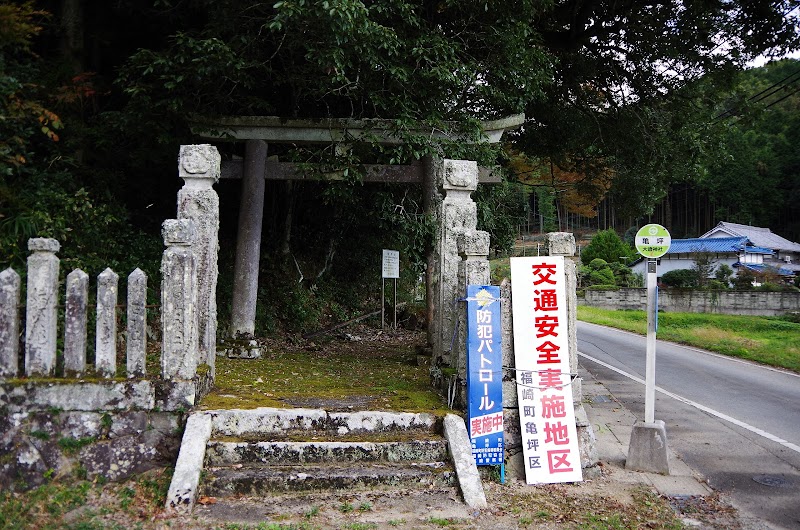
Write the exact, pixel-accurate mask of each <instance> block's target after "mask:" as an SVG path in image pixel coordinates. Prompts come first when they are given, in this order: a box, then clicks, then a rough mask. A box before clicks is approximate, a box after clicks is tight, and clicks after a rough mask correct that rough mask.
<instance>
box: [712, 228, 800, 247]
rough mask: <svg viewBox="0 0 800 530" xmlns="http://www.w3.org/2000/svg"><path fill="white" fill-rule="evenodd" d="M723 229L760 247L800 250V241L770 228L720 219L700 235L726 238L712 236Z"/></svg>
mask: <svg viewBox="0 0 800 530" xmlns="http://www.w3.org/2000/svg"><path fill="white" fill-rule="evenodd" d="M717 230H722V231H724V232H726V233H728V234H730V235H732V236H742V237H746V238H747V239H749V240H750V241H751V242H752V243H753V245H757V246H759V247H764V248H771V249H772V250H790V251H793V252H800V243H795V242H793V241H789V240H788V239H786V238H785V237H781V236H779V235H778V234H774V233H772V230H770V229H769V228H762V227H760V226H750V225H740V224H738V223H728V222H725V221H720V223H719V224H717V226H715V227H714V228H712V229H711V230H709V231H708V232H706V233H705V234H703V235H702V236H700V238H701V239H711V238H713V239H724V238H716V236H710V235H709V234H711V233H712V232H714V231H717Z"/></svg>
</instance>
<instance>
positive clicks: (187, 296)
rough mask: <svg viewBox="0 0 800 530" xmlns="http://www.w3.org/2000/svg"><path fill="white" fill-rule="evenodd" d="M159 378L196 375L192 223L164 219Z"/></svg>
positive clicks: (196, 343)
mask: <svg viewBox="0 0 800 530" xmlns="http://www.w3.org/2000/svg"><path fill="white" fill-rule="evenodd" d="M161 234H162V236H163V237H164V245H165V246H166V247H167V248H166V250H164V256H163V258H162V260H161V278H162V279H161V324H162V335H163V339H162V351H161V376H162V377H163V378H164V379H165V380H191V379H193V378H194V376H195V373H196V371H197V347H198V340H197V260H196V258H195V255H194V252H193V251H192V243H193V242H194V239H195V226H194V222H192V221H191V220H190V219H167V220H166V221H164V225H163V227H162V230H161Z"/></svg>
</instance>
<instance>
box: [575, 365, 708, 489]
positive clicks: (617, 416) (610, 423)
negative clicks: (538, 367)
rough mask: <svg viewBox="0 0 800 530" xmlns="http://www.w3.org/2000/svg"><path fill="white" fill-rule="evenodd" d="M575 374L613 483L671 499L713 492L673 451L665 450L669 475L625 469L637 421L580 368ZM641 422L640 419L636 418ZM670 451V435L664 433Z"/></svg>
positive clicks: (601, 459)
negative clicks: (642, 486)
mask: <svg viewBox="0 0 800 530" xmlns="http://www.w3.org/2000/svg"><path fill="white" fill-rule="evenodd" d="M578 373H579V375H580V376H581V377H582V378H583V406H584V408H585V409H586V413H587V415H588V417H589V421H590V422H591V424H592V428H593V429H594V434H595V436H596V437H597V453H598V455H599V457H600V461H601V462H602V463H603V465H604V470H605V471H606V472H610V473H611V475H612V479H613V480H617V481H619V482H623V483H631V484H646V485H649V486H652V487H654V488H655V489H656V490H657V491H658V492H659V493H660V494H662V495H666V496H670V497H682V496H704V495H709V494H711V493H712V492H713V490H712V489H711V488H709V487H708V486H707V485H706V483H705V480H704V479H703V477H702V476H700V475H699V474H698V473H696V472H695V471H694V470H693V469H691V468H690V467H689V466H688V465H686V463H685V462H683V460H681V459H680V458H679V457H678V456H677V455H676V454H675V453H674V452H673V451H672V450H670V449H668V458H669V467H670V474H669V475H660V474H658V473H645V472H641V471H629V470H626V469H625V460H626V458H627V454H628V443H629V442H630V438H631V430H632V429H633V424H634V423H635V422H636V420H637V418H636V416H634V415H633V413H631V412H630V411H629V410H628V409H626V408H625V407H624V406H623V405H622V404H620V403H619V402H617V401H616V399H615V398H614V396H613V395H612V394H611V393H610V392H609V391H608V389H607V388H606V387H605V386H603V384H602V383H601V382H599V381H598V380H597V379H595V377H594V376H593V375H592V374H591V373H589V372H588V371H587V370H585V369H584V368H583V367H582V366H579V367H578ZM639 419H642V418H639ZM667 446H668V447H669V433H667Z"/></svg>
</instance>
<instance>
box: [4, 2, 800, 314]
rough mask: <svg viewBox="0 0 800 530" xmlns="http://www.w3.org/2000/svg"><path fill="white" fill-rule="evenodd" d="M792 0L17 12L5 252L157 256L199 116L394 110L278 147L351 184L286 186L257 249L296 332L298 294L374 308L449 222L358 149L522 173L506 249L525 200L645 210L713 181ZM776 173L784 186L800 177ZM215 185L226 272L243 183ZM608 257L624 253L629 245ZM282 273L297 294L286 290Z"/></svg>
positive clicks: (314, 306)
mask: <svg viewBox="0 0 800 530" xmlns="http://www.w3.org/2000/svg"><path fill="white" fill-rule="evenodd" d="M794 7H797V1H796V0H781V1H777V2H775V1H768V0H755V1H753V2H747V3H744V4H740V3H735V2H729V1H720V2H692V3H689V4H688V5H687V4H685V3H674V2H655V3H652V2H651V3H640V2H634V1H624V2H617V1H610V0H558V1H549V0H548V1H544V0H514V1H511V2H490V1H486V0H480V1H477V0H476V1H463V0H462V1H456V0H432V1H422V2H419V1H417V2H415V1H410V0H369V1H362V0H324V1H323V0H320V1H310V0H280V1H275V2H267V3H253V2H247V1H245V0H214V1H211V0H184V1H181V2H176V1H174V0H158V1H148V0H120V1H118V2H113V3H104V4H102V5H97V6H94V5H93V6H92V7H91V9H90V7H89V6H88V5H87V4H86V3H85V2H81V1H80V0H61V1H59V2H55V1H53V0H41V1H36V2H34V1H16V2H11V3H5V4H3V5H0V51H1V52H2V56H1V57H0V112H2V115H3V119H2V120H0V178H2V182H0V216H2V217H0V262H1V264H2V265H3V266H4V265H7V264H10V263H14V264H17V265H19V264H20V262H21V261H22V260H23V259H24V256H25V255H26V251H25V242H26V240H27V238H28V237H30V236H32V235H40V236H53V237H57V238H58V239H59V240H60V241H61V242H62V245H63V251H62V252H61V256H62V257H64V258H67V259H68V260H71V261H73V262H74V264H75V265H80V266H82V267H85V268H87V269H88V270H87V272H90V274H95V273H96V272H97V270H95V269H97V268H98V267H101V266H105V265H111V266H112V267H115V268H120V269H121V270H120V271H119V272H121V273H126V272H127V270H128V269H130V268H131V265H141V266H145V267H147V266H148V264H149V266H150V267H151V269H157V261H158V255H159V249H160V247H161V244H160V240H159V238H158V227H159V225H160V223H161V221H162V220H163V219H165V218H169V217H172V216H174V212H175V202H174V201H175V192H176V190H177V188H178V187H179V186H180V182H179V179H177V178H176V176H175V156H176V153H177V152H178V146H179V145H180V144H181V143H198V142H200V141H202V140H201V139H199V138H198V137H197V136H195V135H194V134H193V133H192V124H193V123H196V122H197V121H198V120H201V119H203V120H212V121H213V119H214V118H215V117H217V116H219V115H223V114H243V115H277V116H281V117H285V118H293V117H303V118H311V119H320V118H328V117H333V118H358V119H364V118H384V119H390V120H392V123H393V128H394V130H393V132H394V133H395V134H397V135H398V136H399V137H400V138H402V139H403V140H404V141H405V143H404V145H402V146H391V147H386V146H379V145H376V144H374V143H373V142H369V141H366V142H363V143H362V144H358V145H354V146H353V148H352V149H350V150H348V149H333V148H331V147H330V146H317V147H314V146H297V145H271V146H270V154H271V155H276V156H279V157H281V159H284V160H295V161H299V162H301V163H305V162H322V163H324V164H325V165H326V167H328V168H333V169H345V170H348V171H349V175H350V176H351V177H352V178H351V179H350V180H348V181H344V182H338V183H334V182H301V183H297V182H296V183H292V184H289V183H283V182H269V183H268V184H267V209H268V212H267V214H266V217H265V224H264V233H263V240H264V244H263V245H262V248H263V249H264V254H265V260H264V265H263V268H264V271H265V273H266V272H269V277H270V279H271V280H273V281H274V282H276V284H275V285H270V286H269V287H270V289H268V290H267V291H269V293H267V291H265V294H264V297H265V298H270V300H276V299H278V301H279V302H280V304H279V305H278V306H275V307H272V306H270V307H271V308H270V309H269V310H266V311H269V312H271V314H270V315H264V316H263V318H262V320H263V321H264V322H266V323H273V324H274V325H276V326H277V325H279V324H280V323H279V322H278V321H279V320H281V319H282V318H285V317H283V316H282V315H286V314H287V311H288V310H287V311H284V310H283V309H282V308H284V307H285V308H289V307H290V308H291V311H296V312H297V314H296V315H294V316H293V317H291V318H285V320H287V321H291V322H292V323H293V325H295V326H300V327H303V326H306V323H309V324H308V325H312V324H311V323H312V322H313V321H315V320H318V319H319V318H325V315H332V314H333V313H334V312H336V311H340V312H346V311H347V310H345V309H341V310H340V309H336V311H332V310H331V311H329V310H328V309H329V308H330V307H332V306H334V305H336V304H330V303H328V301H329V300H332V299H335V300H336V301H337V304H338V306H339V307H344V306H347V307H348V308H353V309H348V310H357V309H358V308H359V307H361V308H365V307H367V306H369V307H373V306H374V305H375V300H374V298H375V295H374V292H375V287H374V286H375V284H376V283H377V280H378V279H379V278H378V272H377V267H376V266H375V263H374V261H375V259H377V258H374V256H379V253H378V252H377V251H378V250H379V249H380V248H398V249H399V250H401V252H402V255H403V259H404V271H407V272H406V273H405V274H406V275H407V278H405V281H406V282H408V283H407V287H408V290H409V291H410V288H411V287H412V286H413V284H414V283H415V282H416V280H417V278H418V274H419V272H420V271H421V267H422V264H423V261H424V259H423V257H424V255H425V247H426V245H427V244H429V242H430V239H431V234H432V225H431V219H429V218H427V217H426V216H425V215H424V214H423V212H422V208H421V203H422V199H421V194H420V190H418V189H412V188H409V187H404V186H390V185H362V184H361V183H360V182H359V181H358V168H359V164H360V163H366V162H375V163H389V162H411V161H414V160H416V159H419V158H420V157H422V156H424V155H428V154H432V155H437V156H447V157H452V158H470V159H475V160H478V161H479V162H480V163H481V164H495V163H501V164H503V165H505V166H506V174H507V175H508V179H507V180H509V181H523V182H524V184H523V185H524V186H525V189H526V191H520V189H519V188H517V187H514V186H513V185H511V184H506V185H503V186H499V187H497V188H494V189H491V190H488V189H485V190H480V191H479V192H478V193H476V194H475V195H476V197H477V198H478V199H479V200H480V206H479V215H480V222H481V227H482V228H485V229H487V230H489V231H490V232H491V233H492V235H493V246H494V248H495V250H503V249H507V248H508V246H509V245H510V244H511V242H512V241H513V237H514V235H515V231H516V226H518V225H519V224H520V221H519V220H520V219H521V218H522V216H524V214H525V212H526V208H527V204H531V203H532V202H535V203H536V205H537V212H538V213H539V214H540V216H541V220H542V222H541V226H542V228H543V229H547V230H550V229H553V228H555V227H557V222H556V221H557V218H559V216H561V215H562V210H563V209H564V208H565V206H564V205H568V208H567V209H568V210H569V211H570V212H573V213H580V214H581V215H584V214H591V213H593V212H594V211H596V206H597V203H598V202H599V201H600V200H601V199H602V198H603V197H604V196H605V197H610V198H613V199H614V203H615V205H616V208H617V209H618V210H619V212H620V214H625V215H630V216H632V217H636V216H639V215H642V214H645V213H648V212H649V211H650V210H651V209H652V207H653V205H654V204H656V203H657V202H658V201H659V199H660V198H661V197H662V196H663V195H664V192H665V190H666V189H667V185H668V184H670V183H672V182H675V181H680V180H682V179H688V178H693V176H695V175H698V174H700V172H699V170H698V167H701V165H702V164H700V162H701V161H702V160H704V156H705V155H706V154H707V153H708V152H709V151H710V150H713V149H717V145H716V144H715V143H714V140H716V139H717V138H718V137H717V136H715V135H714V133H715V131H716V127H715V126H712V125H711V124H710V123H709V120H710V118H713V114H714V110H713V109H714V108H715V101H716V99H715V96H716V95H717V94H719V92H720V91H721V90H723V89H727V88H729V87H731V86H733V83H734V80H735V78H734V75H733V73H734V72H735V71H736V69H737V68H739V67H741V66H742V65H743V64H745V62H746V61H747V60H749V59H750V58H752V57H754V56H756V55H759V54H761V53H764V52H767V53H773V54H781V53H783V52H785V51H787V50H789V49H796V48H797V43H798V25H797V23H796V22H797V14H796V13H794V12H793V11H792V8H794ZM775 75H776V76H779V75H781V73H780V72H775ZM767 82H769V81H767ZM743 93H744V92H743ZM770 110H772V109H770ZM519 112H525V113H526V116H527V120H526V123H525V125H524V127H523V128H521V129H520V130H519V131H516V132H515V133H514V134H513V135H511V136H509V145H505V146H502V148H500V147H499V146H498V147H497V148H486V147H476V146H474V145H470V144H469V143H465V142H460V141H454V140H452V139H449V140H448V139H442V137H440V136H439V135H436V134H432V133H435V132H442V131H443V132H448V133H451V134H452V135H453V136H452V137H451V138H460V139H476V138H478V137H479V135H480V123H479V120H481V119H493V118H497V117H501V116H506V115H509V114H514V113H519ZM768 121H769V120H767V121H765V122H764V123H765V124H766V123H767V122H768ZM787 123H788V122H787ZM791 123H793V122H791ZM764 126H766V125H764ZM775 127H776V128H775V130H774V131H772V132H774V134H775V135H781V134H782V135H783V136H784V137H785V138H786V142H785V144H781V145H784V147H785V146H790V145H792V144H791V141H792V139H793V138H794V137H793V136H791V134H793V132H792V131H791V130H789V129H790V128H791V127H793V125H791V124H789V125H787V128H785V129H781V130H780V131H779V130H778V129H777V126H775ZM795 129H797V128H796V127H795ZM772 132H771V133H770V134H772ZM731 135H732V136H731V138H735V137H736V134H734V133H733V132H732V133H731ZM731 141H732V140H731ZM731 146H732V147H731V148H730V150H729V152H731V153H733V152H736V148H735V147H733V146H734V144H733V143H732V144H731ZM784 147H782V148H781V149H783V150H782V151H780V152H781V153H785V154H786V156H787V157H788V156H789V150H788V149H787V148H784ZM219 148H220V150H221V152H222V153H223V156H224V157H226V158H231V157H234V156H239V155H241V154H242V152H243V146H242V145H241V144H240V143H234V142H230V143H225V142H221V143H220V144H219ZM712 148H713V149H712ZM774 151H775V149H773V152H774ZM754 156H755V155H754ZM765 156H766V155H765ZM756 158H758V160H762V159H766V158H765V157H764V156H760V155H759V156H758V157H756ZM787 159H788V158H787ZM754 161H756V162H757V160H755V159H754ZM706 166H708V164H706ZM715 167H716V166H715ZM719 168H720V171H725V167H724V165H723V164H720V165H719ZM765 171H766V173H765V178H768V179H771V180H769V182H776V183H777V182H789V181H790V180H791V179H790V180H786V179H787V178H789V177H786V176H785V175H783V173H781V176H776V175H777V174H776V173H775V172H774V171H773V169H772V166H769V167H768V168H767V169H765ZM711 173H712V172H707V174H711ZM784 173H786V172H784ZM704 174H705V173H704ZM793 174H794V173H791V172H789V173H786V175H793ZM737 180H738V177H737ZM741 180H742V181H744V174H743V178H742V179H741ZM782 185H783V184H780V185H779V184H775V186H776V187H779V186H782ZM711 187H712V186H710V185H709V188H711ZM217 188H218V191H219V193H220V196H221V203H222V225H221V229H222V245H223V252H222V263H223V265H224V266H227V265H229V261H230V255H231V248H232V243H233V240H234V237H235V223H236V214H237V211H236V210H237V203H238V194H239V187H238V184H237V183H235V182H221V183H220V184H218V186H217ZM741 189H742V190H743V191H742V193H744V188H741ZM781 189H782V188H781ZM531 190H532V192H531ZM715 193H716V191H715ZM751 203H752V204H753V208H757V207H763V204H764V203H763V202H762V203H755V202H752V201H751ZM796 203H797V201H795V202H794V204H796ZM758 204H760V205H761V206H758ZM769 204H774V202H770V203H769ZM785 204H789V202H788V200H787V202H786V203H785ZM796 217H797V216H796ZM613 252H615V253H616V255H615V256H612V257H611V261H615V260H618V258H619V257H620V256H624V255H627V254H625V253H620V252H617V251H616V250H614V251H613ZM226 260H227V261H226ZM101 264H102V265H101ZM148 272H151V271H148ZM225 272H226V270H225V269H223V282H224V281H225V278H224V275H225ZM155 273H156V271H152V274H153V275H154V274H155ZM262 276H264V275H262ZM298 286H299V287H298ZM278 287H285V291H286V292H289V293H293V294H291V296H290V295H288V294H286V295H275V294H274V291H275V290H277V289H278ZM223 290H224V288H223ZM282 292H283V291H282ZM222 296H223V297H224V293H223V295H222ZM283 298H286V299H285V300H283ZM323 298H324V300H322V299H323ZM340 302H341V303H340ZM263 305H265V304H262V306H263ZM266 305H269V304H266ZM273 305H274V304H273ZM330 318H333V317H330ZM273 324H270V325H273ZM264 325H265V326H266V325H267V324H264Z"/></svg>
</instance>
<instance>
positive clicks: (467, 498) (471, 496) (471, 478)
mask: <svg viewBox="0 0 800 530" xmlns="http://www.w3.org/2000/svg"><path fill="white" fill-rule="evenodd" d="M444 437H445V438H447V443H448V445H449V446H450V455H451V457H452V458H453V465H454V466H455V468H456V476H457V477H458V485H459V486H460V487H461V494H462V495H463V496H464V502H465V503H466V504H467V506H469V507H470V508H486V507H487V506H488V504H487V502H486V494H485V493H484V491H483V484H482V483H481V477H480V475H479V474H478V466H476V465H475V459H474V458H473V457H472V444H471V443H470V441H469V435H468V434H467V427H466V425H465V424H464V418H462V417H460V416H456V415H455V414H448V415H447V416H445V417H444Z"/></svg>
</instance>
